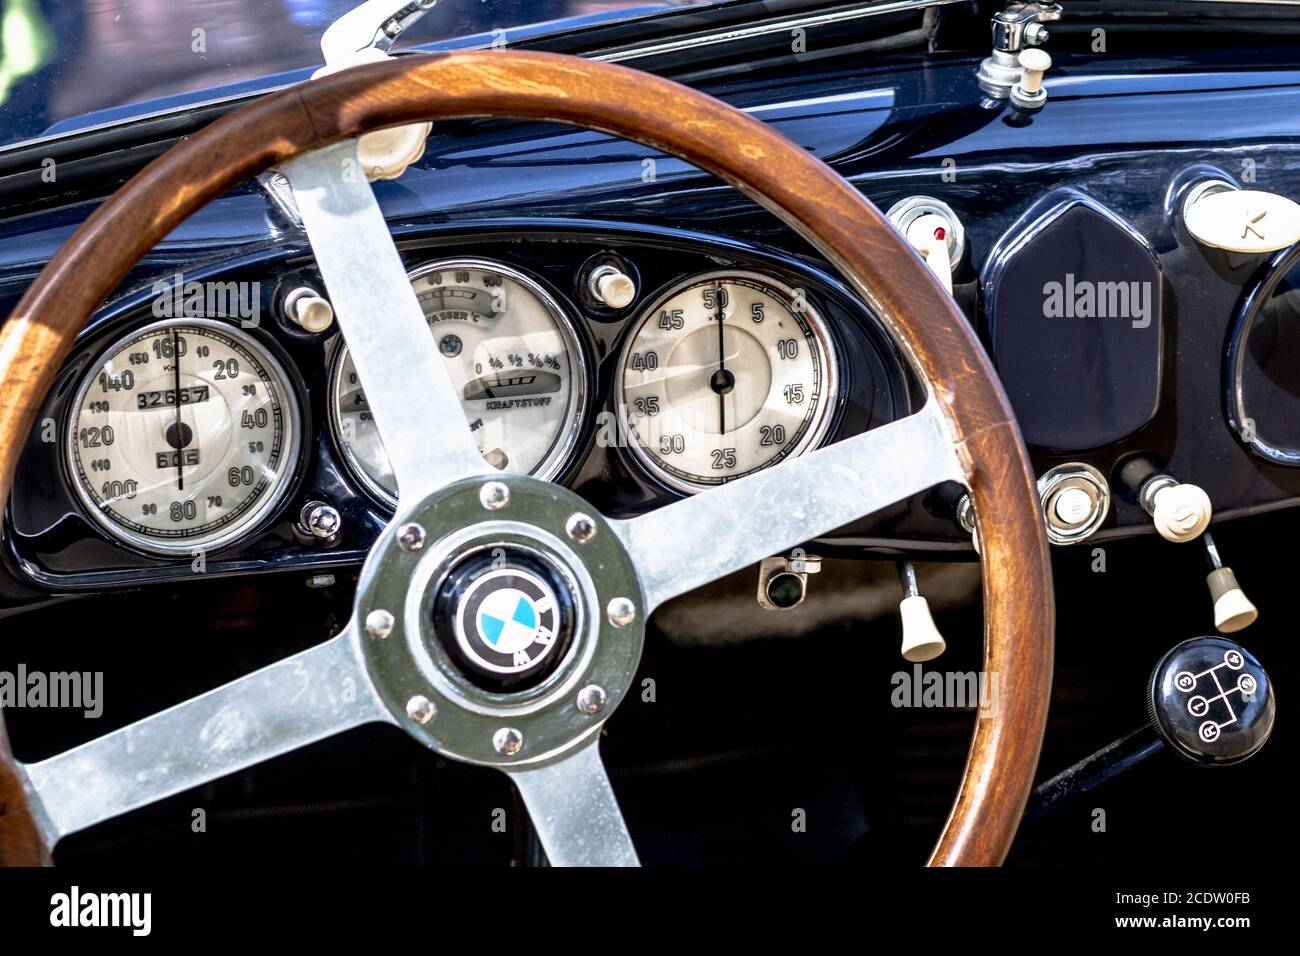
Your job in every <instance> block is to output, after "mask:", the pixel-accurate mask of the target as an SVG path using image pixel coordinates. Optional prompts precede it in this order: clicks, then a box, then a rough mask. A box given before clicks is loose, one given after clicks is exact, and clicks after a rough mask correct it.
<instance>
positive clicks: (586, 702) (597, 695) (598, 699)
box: [578, 684, 607, 714]
mask: <svg viewBox="0 0 1300 956" xmlns="http://www.w3.org/2000/svg"><path fill="white" fill-rule="evenodd" d="M606 699H607V698H606V696H605V688H603V687H601V686H600V685H599V684H588V685H587V686H586V687H584V688H583V689H582V690H580V691H578V710H580V711H582V712H583V713H584V714H598V713H600V712H601V711H602V710H604V709H605V701H606Z"/></svg>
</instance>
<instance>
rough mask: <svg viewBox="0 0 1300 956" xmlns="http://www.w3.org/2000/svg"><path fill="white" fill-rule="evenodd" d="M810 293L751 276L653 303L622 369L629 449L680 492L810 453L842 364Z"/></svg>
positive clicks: (724, 278)
mask: <svg viewBox="0 0 1300 956" xmlns="http://www.w3.org/2000/svg"><path fill="white" fill-rule="evenodd" d="M831 349H832V346H831V341H830V336H829V335H828V334H827V331H826V327H825V324H824V323H823V322H822V319H821V317H820V316H819V315H818V314H817V312H816V311H815V310H814V309H813V308H812V306H811V305H809V304H808V303H807V302H806V301H805V299H804V297H803V296H802V294H798V293H796V292H795V290H793V289H790V288H788V287H786V286H784V285H782V284H781V283H778V282H775V281H773V280H771V279H768V278H765V277H763V276H760V275H756V274H753V273H742V272H728V273H712V274H709V275H703V276H696V277H694V278H692V279H689V280H687V281H686V282H684V283H682V284H680V285H677V286H674V287H673V288H671V289H669V290H668V291H667V292H665V293H663V294H662V295H661V296H659V297H658V299H656V300H655V301H654V302H653V303H652V304H651V305H650V307H649V308H648V309H646V311H645V313H644V315H642V317H641V318H640V319H639V320H638V322H637V325H636V326H635V328H634V329H633V330H632V333H631V335H630V336H629V338H628V341H627V344H626V346H625V347H624V350H623V355H622V358H621V359H620V362H619V371H618V389H619V407H620V409H621V411H622V414H623V415H624V417H625V420H626V422H627V430H628V433H629V437H630V438H631V439H632V441H631V447H632V449H633V451H634V452H635V453H636V455H637V457H638V458H640V459H641V461H642V462H643V463H644V464H645V465H646V466H647V467H648V468H649V470H650V471H652V472H654V473H655V474H656V475H657V476H658V477H659V478H660V479H661V480H663V481H664V482H666V483H667V484H668V485H670V486H671V487H674V488H677V489H679V490H682V491H694V490H698V489H701V488H707V487H710V486H713V485H718V484H722V483H723V482H726V481H731V480H733V479H735V478H739V477H741V476H742V475H747V474H750V473H752V472H755V471H757V470H759V469H760V468H765V467H767V466H769V465H773V464H775V463H776V462H778V461H781V460H783V459H785V458H788V457H790V456H791V455H797V454H799V453H801V452H802V451H804V450H805V449H807V448H811V447H813V446H814V445H815V444H816V442H818V441H819V440H820V439H821V438H822V436H823V435H824V434H825V431H826V427H827V426H828V424H829V419H830V415H829V412H830V409H831V407H832V404H833V402H834V399H835V390H836V364H835V360H834V355H833V354H832V351H831Z"/></svg>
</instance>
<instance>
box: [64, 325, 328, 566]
mask: <svg viewBox="0 0 1300 956" xmlns="http://www.w3.org/2000/svg"><path fill="white" fill-rule="evenodd" d="M301 431H302V429H301V426H300V423H299V416H298V406H297V402H296V398H295V396H294V393H293V390H292V388H291V387H290V385H289V378H288V375H287V374H286V373H285V371H284V368H283V366H282V365H281V364H280V363H279V362H278V361H277V360H276V359H275V357H274V356H273V355H272V354H271V353H270V352H269V351H268V350H267V349H265V348H264V347H263V346H261V345H259V344H258V343H257V342H256V341H255V340H254V339H253V338H252V337H251V336H249V335H247V334H246V333H244V332H243V331H241V330H240V329H238V328H236V327H234V326H232V325H228V324H226V323H224V322H217V321H213V320H210V319H175V320H167V321H164V322H158V323H155V324H153V325H149V326H146V327H145V328H143V329H140V330H139V331H137V332H134V333H132V334H131V335H128V336H126V337H125V338H123V339H120V340H118V341H117V342H114V343H113V344H112V345H111V346H110V347H109V348H108V349H107V350H106V351H105V352H104V353H103V354H102V355H101V356H100V357H99V359H98V360H97V361H96V362H95V363H94V364H93V365H92V366H91V367H90V368H89V370H88V371H87V372H86V373H85V377H84V379H83V380H82V382H81V384H80V386H79V387H78V389H77V393H76V398H75V400H74V401H73V404H72V411H71V415H70V417H69V420H68V423H67V427H66V433H65V446H66V448H67V461H68V470H69V473H70V475H71V477H72V483H73V486H74V488H75V489H76V491H77V494H78V497H79V498H80V499H81V502H82V504H83V505H85V507H86V509H87V511H88V513H89V514H90V516H91V517H92V518H93V519H94V520H95V521H96V522H98V523H99V524H100V525H102V526H103V527H104V528H105V529H106V530H108V531H109V532H110V533H111V534H112V535H113V536H114V537H116V538H118V539H120V540H123V541H126V542H129V543H130V544H133V545H135V546H137V547H139V548H143V549H145V550H148V551H154V552H158V553H160V554H190V553H192V552H193V551H194V549H198V548H203V549H213V548H218V547H222V546H224V545H226V544H229V543H231V542H232V541H234V540H235V539H236V538H239V537H241V536H243V535H244V534H246V533H247V532H249V531H251V530H252V529H253V527H254V526H255V525H257V524H258V523H259V522H260V521H261V520H262V519H263V518H265V517H266V516H267V515H268V514H269V513H270V511H271V510H272V509H273V508H275V506H276V505H277V504H278V503H279V502H280V501H281V500H283V497H284V495H285V493H286V492H287V490H288V486H289V483H290V480H291V478H292V475H293V464H294V462H295V461H296V460H297V457H298V449H299V445H300V442H301Z"/></svg>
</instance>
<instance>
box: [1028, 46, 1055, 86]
mask: <svg viewBox="0 0 1300 956" xmlns="http://www.w3.org/2000/svg"><path fill="white" fill-rule="evenodd" d="M1051 68H1052V58H1051V56H1049V55H1048V53H1047V51H1046V50H1038V49H1029V50H1022V51H1021V52H1020V69H1021V71H1022V72H1021V74H1020V89H1021V90H1022V91H1023V92H1024V93H1027V94H1028V95H1030V96H1033V95H1034V94H1035V93H1037V92H1038V91H1039V90H1041V89H1042V88H1043V74H1044V73H1046V72H1047V71H1048V70H1050V69H1051Z"/></svg>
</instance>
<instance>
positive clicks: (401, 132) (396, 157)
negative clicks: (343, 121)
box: [312, 47, 433, 182]
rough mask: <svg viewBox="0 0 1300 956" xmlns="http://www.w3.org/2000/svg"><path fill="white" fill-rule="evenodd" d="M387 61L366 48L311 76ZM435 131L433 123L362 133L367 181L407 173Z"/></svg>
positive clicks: (359, 151) (359, 146) (383, 55)
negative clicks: (407, 169) (430, 134)
mask: <svg viewBox="0 0 1300 956" xmlns="http://www.w3.org/2000/svg"><path fill="white" fill-rule="evenodd" d="M388 58H389V57H388V54H387V53H385V52H384V51H383V50H377V49H375V48H374V47H367V48H366V49H364V50H358V51H357V52H356V53H354V54H352V55H351V56H349V57H348V58H347V59H346V60H343V61H342V62H340V63H330V64H327V65H326V66H323V67H321V68H320V69H319V70H317V71H316V72H315V73H313V74H312V79H315V78H316V77H318V76H326V75H328V74H330V73H337V72H339V71H340V70H346V69H348V68H350V67H354V66H362V65H364V64H366V63H379V62H381V61H383V60H387V59H388ZM432 130H433V124H432V123H410V124H408V125H406V126H390V127H389V128H388V129H377V130H374V131H372V132H369V133H362V134H361V137H360V138H359V139H358V140H357V161H358V162H359V163H360V164H361V168H362V169H363V170H364V171H365V174H366V178H367V179H369V180H370V181H371V182H375V181H376V180H380V179H396V178H397V177H399V176H401V175H402V173H404V172H406V167H408V166H410V165H411V164H412V163H413V162H415V161H416V160H417V159H419V158H420V157H421V156H423V155H424V147H425V144H426V143H427V142H428V139H429V133H430V132H431V131H432Z"/></svg>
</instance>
